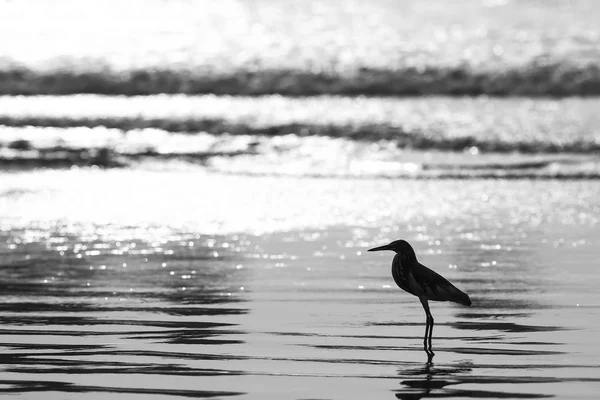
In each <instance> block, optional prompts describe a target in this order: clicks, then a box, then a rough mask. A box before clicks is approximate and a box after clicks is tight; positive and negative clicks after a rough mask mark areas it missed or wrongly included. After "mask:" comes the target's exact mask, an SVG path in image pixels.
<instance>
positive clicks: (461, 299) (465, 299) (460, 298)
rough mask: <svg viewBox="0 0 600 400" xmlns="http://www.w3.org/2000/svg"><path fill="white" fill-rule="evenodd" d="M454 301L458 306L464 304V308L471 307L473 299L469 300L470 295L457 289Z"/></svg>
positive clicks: (453, 296)
mask: <svg viewBox="0 0 600 400" xmlns="http://www.w3.org/2000/svg"><path fill="white" fill-rule="evenodd" d="M454 289H456V288H454ZM452 301H453V302H455V303H458V304H462V305H463V306H470V305H471V299H470V298H469V295H468V294H466V293H464V292H461V291H460V290H459V289H456V291H455V292H454V293H452Z"/></svg>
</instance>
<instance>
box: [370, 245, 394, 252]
mask: <svg viewBox="0 0 600 400" xmlns="http://www.w3.org/2000/svg"><path fill="white" fill-rule="evenodd" d="M382 250H392V249H391V248H390V245H389V244H386V245H385V246H379V247H373V248H372V249H369V250H367V251H382Z"/></svg>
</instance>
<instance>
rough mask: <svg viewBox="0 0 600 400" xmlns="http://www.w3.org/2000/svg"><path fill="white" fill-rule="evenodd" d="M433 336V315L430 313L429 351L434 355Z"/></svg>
mask: <svg viewBox="0 0 600 400" xmlns="http://www.w3.org/2000/svg"><path fill="white" fill-rule="evenodd" d="M432 337H433V315H431V313H429V353H431V356H432V357H433V355H434V353H433V350H432V349H431V338H432Z"/></svg>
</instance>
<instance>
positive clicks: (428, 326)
mask: <svg viewBox="0 0 600 400" xmlns="http://www.w3.org/2000/svg"><path fill="white" fill-rule="evenodd" d="M419 300H421V304H422V305H423V309H424V310H425V316H426V320H425V338H424V339H423V348H424V349H425V353H427V355H428V356H429V359H431V358H433V356H434V355H435V353H434V352H433V350H431V336H432V335H433V316H432V315H431V312H430V311H429V302H428V301H427V298H426V297H419Z"/></svg>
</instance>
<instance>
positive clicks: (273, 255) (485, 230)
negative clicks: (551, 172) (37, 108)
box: [0, 168, 600, 399]
mask: <svg viewBox="0 0 600 400" xmlns="http://www.w3.org/2000/svg"><path fill="white" fill-rule="evenodd" d="M190 183H193V184H191V185H190ZM0 187H1V188H2V191H1V192H0V229H1V241H0V263H1V265H2V267H1V268H0V280H1V282H2V294H1V296H0V297H1V302H0V323H1V325H0V343H1V346H2V357H1V358H0V360H1V361H0V368H2V377H1V379H0V391H2V392H4V393H11V394H13V395H14V396H16V397H21V398H28V399H29V398H34V399H35V398H42V397H43V398H81V397H82V396H83V394H85V397H86V398H102V397H104V396H106V395H107V394H109V395H110V396H111V398H113V397H114V398H141V397H145V396H146V395H147V394H148V393H154V394H157V395H159V396H155V397H157V398H158V397H164V398H176V397H219V398H221V397H222V398H225V397H227V396H232V398H235V397H236V396H240V398H257V399H258V398H260V399H263V398H273V399H275V398H365V397H368V398H388V399H389V398H411V399H412V398H421V397H458V398H490V397H491V398H543V397H556V398H569V399H571V398H590V399H591V398H596V393H597V391H598V389H599V388H600V382H599V381H600V374H599V371H600V365H599V364H598V359H599V358H598V356H599V350H598V347H597V346H596V339H595V338H596V336H597V334H598V331H599V328H600V325H599V324H598V323H597V322H596V318H595V316H596V315H597V313H598V307H599V305H600V298H599V297H598V293H597V287H598V284H599V283H600V282H599V280H600V278H599V276H598V274H597V273H596V271H595V267H596V265H597V260H598V257H599V255H600V254H599V250H598V249H599V248H600V246H599V244H600V243H599V242H600V221H599V218H598V215H600V212H599V211H600V210H599V205H598V202H597V199H598V198H599V197H598V196H599V192H600V185H599V184H598V183H596V182H595V181H564V182H559V181H520V180H517V181H497V180H470V181H455V180H446V181H414V180H400V181H390V180H382V179H370V180H337V179H313V178H297V179H289V178H286V179H282V178H277V177H247V176H246V177H244V176H232V175H225V176H224V175H219V174H214V173H210V172H207V171H205V170H203V169H196V170H190V169H188V170H185V171H177V170H172V171H164V170H160V171H156V170H148V169H127V170H108V171H102V170H97V169H93V168H90V169H79V170H71V171H69V170H66V171H65V170H63V171H52V170H48V171H32V172H19V173H14V172H13V173H8V172H5V173H3V174H2V175H1V176H0ZM117 193H118V195H117ZM399 237H402V238H405V239H407V240H409V241H410V242H411V243H412V244H413V245H414V247H415V248H416V251H417V254H418V255H419V258H420V260H421V262H423V263H424V264H426V265H428V266H430V267H432V268H433V269H435V270H437V271H438V272H440V273H442V274H444V275H445V276H446V277H447V278H448V279H450V280H451V281H453V282H454V283H455V284H456V285H457V286H458V287H459V288H461V289H463V290H465V291H466V292H467V293H469V294H470V295H471V297H472V299H473V305H472V306H471V307H470V308H466V307H462V306H455V305H451V304H446V303H434V304H432V312H433V315H434V317H435V321H436V325H435V328H434V341H433V345H434V350H435V351H436V353H437V354H436V356H435V358H434V360H433V361H434V362H433V365H427V364H426V361H427V359H426V356H425V353H424V352H423V350H422V348H421V345H422V335H423V333H424V315H423V310H422V308H421V306H420V304H419V302H418V301H417V300H416V299H415V298H413V297H412V296H410V295H408V294H406V293H404V292H401V291H400V290H399V289H397V288H396V287H395V285H394V282H393V280H392V278H391V276H390V263H391V254H374V253H365V250H366V249H368V248H370V247H372V246H375V245H379V244H382V243H386V242H388V241H390V240H392V239H396V238H399Z"/></svg>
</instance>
